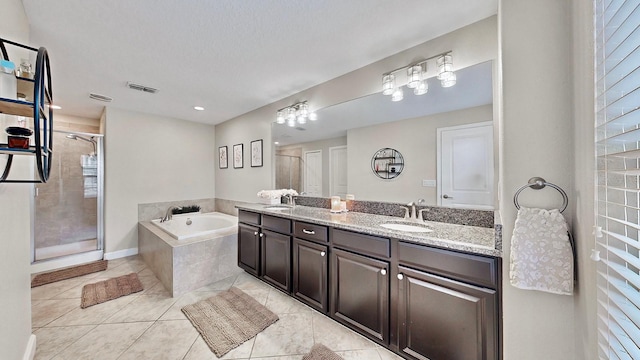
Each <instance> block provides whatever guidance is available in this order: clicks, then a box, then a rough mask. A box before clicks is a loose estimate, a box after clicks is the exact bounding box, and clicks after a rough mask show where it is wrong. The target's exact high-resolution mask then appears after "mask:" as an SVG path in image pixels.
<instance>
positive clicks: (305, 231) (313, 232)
mask: <svg viewBox="0 0 640 360" xmlns="http://www.w3.org/2000/svg"><path fill="white" fill-rule="evenodd" d="M302 232H303V233H305V234H307V235H315V234H316V232H315V231H313V230H307V229H302Z"/></svg>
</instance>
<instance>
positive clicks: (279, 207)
mask: <svg viewBox="0 0 640 360" xmlns="http://www.w3.org/2000/svg"><path fill="white" fill-rule="evenodd" d="M264 209H265V210H290V209H291V206H289V205H267V206H265V207H264Z"/></svg>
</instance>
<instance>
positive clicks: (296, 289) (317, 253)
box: [293, 238, 329, 313]
mask: <svg viewBox="0 0 640 360" xmlns="http://www.w3.org/2000/svg"><path fill="white" fill-rule="evenodd" d="M328 253H329V249H328V248H327V246H325V245H321V244H316V243H313V242H310V241H306V240H302V239H298V238H294V239H293V296H295V297H296V298H298V299H299V300H300V301H302V302H304V303H306V304H307V305H309V306H311V307H313V308H315V309H316V310H318V311H321V312H323V313H326V312H327V310H328V293H327V285H328V284H327V274H328V269H327V266H328V263H329V261H328V259H329V255H328Z"/></svg>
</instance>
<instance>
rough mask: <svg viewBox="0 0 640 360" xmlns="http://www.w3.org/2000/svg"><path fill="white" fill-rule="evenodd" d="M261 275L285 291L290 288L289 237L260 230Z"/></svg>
mask: <svg viewBox="0 0 640 360" xmlns="http://www.w3.org/2000/svg"><path fill="white" fill-rule="evenodd" d="M261 238H262V259H261V260H262V277H263V279H264V280H265V281H267V282H269V283H270V284H272V285H273V286H276V287H278V288H280V289H281V290H284V291H286V292H289V291H290V290H291V288H290V285H291V280H290V279H291V237H290V236H288V235H282V234H278V233H276V232H273V231H268V230H263V231H262V236H261Z"/></svg>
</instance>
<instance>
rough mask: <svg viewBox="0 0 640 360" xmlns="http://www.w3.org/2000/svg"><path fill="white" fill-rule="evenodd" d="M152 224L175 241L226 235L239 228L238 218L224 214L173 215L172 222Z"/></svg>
mask: <svg viewBox="0 0 640 360" xmlns="http://www.w3.org/2000/svg"><path fill="white" fill-rule="evenodd" d="M151 223H152V224H154V225H155V226H157V227H159V228H160V229H162V230H163V231H164V232H166V233H167V234H169V235H171V237H173V238H174V239H177V240H185V239H190V238H194V237H197V236H204V235H210V236H211V237H214V236H216V235H218V234H222V233H226V232H228V231H230V230H232V229H236V228H237V227H238V218H237V217H235V216H230V215H227V214H223V213H218V212H211V213H204V214H203V213H190V214H180V215H173V218H172V219H171V220H168V221H165V222H160V219H156V220H151Z"/></svg>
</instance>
